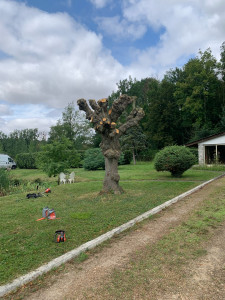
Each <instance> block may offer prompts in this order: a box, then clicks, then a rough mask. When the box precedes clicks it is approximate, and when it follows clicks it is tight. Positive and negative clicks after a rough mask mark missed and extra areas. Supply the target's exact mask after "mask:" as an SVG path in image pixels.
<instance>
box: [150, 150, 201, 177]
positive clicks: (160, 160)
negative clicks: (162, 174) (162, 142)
mask: <svg viewBox="0 0 225 300" xmlns="http://www.w3.org/2000/svg"><path fill="white" fill-rule="evenodd" d="M195 162H196V158H195V156H194V155H193V154H192V153H191V151H190V149H188V148H186V147H185V146H168V147H165V148H164V149H163V150H161V151H159V152H158V153H157V154H156V156H155V169H156V171H169V172H170V173H171V175H172V176H173V177H181V175H182V174H183V173H184V172H185V171H186V170H188V169H190V168H191V167H192V166H193V165H194V164H195Z"/></svg>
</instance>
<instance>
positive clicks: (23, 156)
mask: <svg viewBox="0 0 225 300" xmlns="http://www.w3.org/2000/svg"><path fill="white" fill-rule="evenodd" d="M16 163H17V167H18V168H20V169H36V168H37V167H36V160H35V153H19V154H17V155H16Z"/></svg>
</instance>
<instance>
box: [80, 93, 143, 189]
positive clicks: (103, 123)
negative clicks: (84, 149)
mask: <svg viewBox="0 0 225 300" xmlns="http://www.w3.org/2000/svg"><path fill="white" fill-rule="evenodd" d="M134 100H135V97H130V96H127V95H121V96H119V97H118V98H117V100H115V101H114V102H113V104H112V106H111V108H109V106H108V100H107V99H101V100H99V101H98V102H96V101H95V100H89V104H90V106H91V108H92V109H91V108H90V107H89V105H88V104H87V102H86V100H85V99H79V100H78V101H77V104H78V106H79V109H80V110H83V111H84V112H85V113H86V119H88V120H90V122H92V123H93V126H94V129H95V131H96V132H99V133H100V134H101V137H102V141H101V144H100V147H101V150H102V153H103V155H104V157H105V178H104V182H103V190H102V192H106V193H107V192H111V191H112V192H114V193H115V194H120V193H122V192H123V189H122V188H121V187H120V186H119V180H120V176H119V174H118V160H119V157H120V154H121V150H120V142H119V138H120V137H121V136H122V135H123V134H124V133H125V132H126V130H127V129H128V128H130V127H132V126H136V125H137V124H138V122H139V121H140V120H141V119H142V118H143V116H144V111H143V109H142V108H135V107H134V108H133V110H132V111H131V112H130V114H129V115H128V117H127V119H126V122H125V123H124V124H121V125H118V124H117V121H118V119H119V117H120V116H121V114H122V113H123V112H124V111H125V109H126V108H127V106H128V105H129V104H131V103H132V102H134Z"/></svg>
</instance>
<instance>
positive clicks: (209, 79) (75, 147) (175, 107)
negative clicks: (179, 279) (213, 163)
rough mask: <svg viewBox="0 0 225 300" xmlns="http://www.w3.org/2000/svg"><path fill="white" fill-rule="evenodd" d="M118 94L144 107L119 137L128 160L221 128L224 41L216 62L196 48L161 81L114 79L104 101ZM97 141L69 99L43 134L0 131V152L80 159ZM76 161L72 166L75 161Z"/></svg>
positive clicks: (224, 89)
mask: <svg viewBox="0 0 225 300" xmlns="http://www.w3.org/2000/svg"><path fill="white" fill-rule="evenodd" d="M121 94H128V95H130V96H136V105H137V106H140V107H142V108H143V109H144V111H145V117H144V118H143V119H142V121H141V122H140V126H139V127H137V128H131V129H130V130H128V132H127V133H126V134H125V135H124V136H123V137H122V138H121V146H122V151H127V150H129V151H131V153H132V156H133V159H134V161H135V157H137V158H139V159H143V160H148V159H151V158H153V156H154V154H155V153H156V152H157V151H158V150H159V149H162V148H164V147H165V146H169V145H184V144H185V143H187V142H190V141H193V140H197V139H200V138H203V137H206V136H208V135H211V134H215V133H218V132H221V131H225V42H224V43H223V44H222V46H221V57H220V60H219V61H217V60H216V58H215V57H214V56H213V55H212V52H211V50H210V49H207V50H206V51H204V52H202V51H199V54H198V55H197V56H196V57H194V58H191V59H189V60H188V62H187V63H186V64H185V65H184V66H183V67H182V68H175V69H171V70H169V71H167V72H166V74H165V75H164V77H163V78H162V79H161V80H159V79H156V78H154V77H148V78H145V79H142V80H136V79H132V78H131V77H129V78H128V79H124V80H121V81H119V83H118V84H117V90H116V91H114V92H112V94H111V95H109V97H108V99H109V103H110V105H112V103H113V101H114V100H115V99H117V97H118V96H119V95H121ZM130 110H131V108H128V110H127V111H125V113H124V115H122V117H121V118H120V122H119V123H123V122H124V121H125V119H126V114H127V115H128V114H129V111H130ZM119 125H120V124H118V126H119ZM99 143H100V136H98V135H97V134H95V133H94V130H93V129H92V128H91V125H90V123H89V122H88V121H87V120H85V117H84V115H83V114H82V112H80V111H76V109H75V104H74V103H73V102H72V103H69V104H68V106H67V107H66V108H65V109H64V112H63V113H62V118H61V119H60V120H58V122H57V124H56V125H55V126H52V127H51V128H50V131H49V134H48V137H47V134H44V133H40V132H38V129H24V130H15V131H13V132H12V133H10V134H9V135H6V134H4V133H3V132H1V131H0V152H1V153H7V154H9V155H10V156H12V157H13V158H15V159H16V155H19V154H21V153H30V154H31V153H32V154H34V153H39V154H40V153H41V152H43V151H44V152H45V151H49V152H50V153H51V155H52V156H54V151H53V149H58V151H62V153H64V152H65V151H64V150H67V151H72V152H71V153H72V155H73V156H74V155H75V154H74V153H75V152H76V153H78V156H79V157H80V160H82V159H83V153H84V151H85V150H87V149H89V148H98V147H99ZM62 144H63V145H64V148H65V149H64V148H63V149H62ZM74 151H75V152H74ZM55 152H56V151H55ZM39 156H40V155H39ZM67 157H70V155H69V152H67ZM57 159H60V158H59V157H58V158H57ZM65 159H66V158H65ZM78 160H79V159H77V160H75V161H76V163H75V161H74V163H73V164H74V165H77V164H78Z"/></svg>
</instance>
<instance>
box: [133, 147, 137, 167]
mask: <svg viewBox="0 0 225 300" xmlns="http://www.w3.org/2000/svg"><path fill="white" fill-rule="evenodd" d="M132 153H133V164H134V165H136V159H135V153H134V149H133V151H132Z"/></svg>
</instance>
